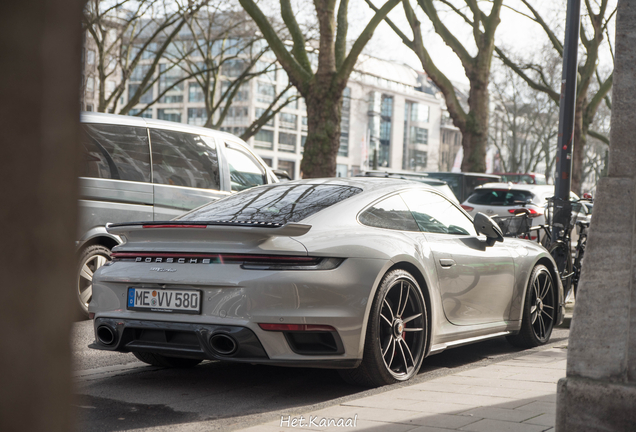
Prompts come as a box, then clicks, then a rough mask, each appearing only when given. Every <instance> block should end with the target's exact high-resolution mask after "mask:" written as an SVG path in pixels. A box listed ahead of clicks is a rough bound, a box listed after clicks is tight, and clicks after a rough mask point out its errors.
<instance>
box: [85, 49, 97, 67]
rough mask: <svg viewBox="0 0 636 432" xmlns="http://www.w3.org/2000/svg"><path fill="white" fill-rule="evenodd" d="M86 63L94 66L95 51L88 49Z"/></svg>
mask: <svg viewBox="0 0 636 432" xmlns="http://www.w3.org/2000/svg"><path fill="white" fill-rule="evenodd" d="M86 64H87V65H89V66H92V65H94V64H95V51H93V50H88V51H87V52H86Z"/></svg>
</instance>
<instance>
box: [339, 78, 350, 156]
mask: <svg viewBox="0 0 636 432" xmlns="http://www.w3.org/2000/svg"><path fill="white" fill-rule="evenodd" d="M350 111H351V89H350V88H349V87H346V88H345V89H344V91H343V92H342V109H341V115H340V119H341V120H340V148H339V149H338V156H344V157H347V156H349V116H350Z"/></svg>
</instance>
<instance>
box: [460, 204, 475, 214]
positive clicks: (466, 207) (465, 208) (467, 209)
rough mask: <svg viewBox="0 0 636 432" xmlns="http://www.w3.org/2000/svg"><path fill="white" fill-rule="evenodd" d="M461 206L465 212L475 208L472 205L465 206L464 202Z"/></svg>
mask: <svg viewBox="0 0 636 432" xmlns="http://www.w3.org/2000/svg"><path fill="white" fill-rule="evenodd" d="M462 208H463V209H464V210H466V211H467V212H471V211H473V210H475V208H474V207H471V206H467V205H464V204H462Z"/></svg>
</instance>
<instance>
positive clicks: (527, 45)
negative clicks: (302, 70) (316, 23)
mask: <svg viewBox="0 0 636 432" xmlns="http://www.w3.org/2000/svg"><path fill="white" fill-rule="evenodd" d="M592 1H594V0H592ZM382 2H383V0H375V4H376V5H380V4H382ZM455 3H457V4H460V3H463V2H455ZM533 3H534V4H535V5H536V7H537V9H538V10H540V11H541V12H542V14H543V16H544V19H545V20H546V21H548V22H550V23H552V24H553V26H554V27H553V28H555V33H556V35H557V36H558V37H559V38H561V39H562V38H563V37H564V28H565V8H566V1H565V0H562V1H554V0H536V1H534V2H533ZM350 4H351V5H350V12H349V18H350V23H351V24H350V26H351V35H352V36H353V35H355V34H357V33H359V32H360V31H361V30H362V28H363V27H364V25H366V23H367V22H368V21H369V19H370V18H371V16H372V12H371V11H370V9H369V8H368V6H367V5H366V3H365V2H364V0H352V1H351V3H350ZM413 4H415V2H413ZM504 4H505V5H506V6H510V7H514V8H516V9H517V10H522V11H524V12H526V13H528V11H527V10H526V9H525V8H524V6H523V5H522V4H521V2H520V1H518V0H504ZM615 4H616V0H610V6H611V8H613V7H614V6H615ZM480 5H481V7H482V8H484V10H489V8H490V6H489V5H488V2H487V1H483V2H480ZM611 8H610V10H611ZM581 10H582V12H583V13H585V9H584V6H583V7H582V9H581ZM418 15H420V21H421V22H422V28H423V29H424V30H423V31H424V43H425V46H426V47H427V49H428V51H429V53H430V54H431V57H432V58H433V60H434V61H435V63H436V65H437V66H438V68H439V69H441V70H442V72H444V73H445V74H446V75H447V76H448V77H449V78H450V79H451V80H454V81H458V82H461V83H465V84H467V83H468V80H467V78H466V76H465V75H464V72H463V68H462V66H461V63H460V62H459V59H458V58H457V56H455V54H454V53H453V52H452V50H451V49H450V48H449V47H447V46H446V45H445V44H444V42H443V41H442V40H441V38H439V37H438V36H437V35H436V34H435V32H434V31H433V29H432V26H431V25H430V23H429V22H428V20H427V18H426V17H425V16H424V15H423V13H422V12H421V11H419V14H418ZM440 16H441V17H442V19H443V21H444V23H445V24H446V25H447V27H449V28H452V29H453V30H454V31H455V32H456V33H455V35H456V37H458V38H459V39H460V41H462V43H464V44H465V46H466V47H467V48H468V49H469V50H470V51H471V53H472V54H474V53H475V48H474V44H473V43H472V34H471V33H470V29H469V28H467V26H466V25H465V23H464V22H463V21H461V20H459V19H458V18H457V17H456V15H455V14H454V13H452V12H449V13H442V14H440ZM390 17H391V18H392V19H393V20H394V22H395V23H396V24H398V25H399V26H400V27H401V28H402V29H403V30H404V32H405V33H406V34H408V35H409V36H410V34H411V31H410V28H409V26H408V23H407V22H406V19H405V18H404V11H403V9H402V6H401V5H398V6H396V8H395V9H394V10H393V11H392V12H391V14H390ZM557 26H560V28H558V29H557ZM610 33H611V35H612V37H613V29H612V31H611V32H610ZM496 40H497V44H498V46H500V47H502V48H505V49H508V50H510V51H512V52H515V53H519V54H523V55H524V57H526V56H527V57H526V58H530V56H532V55H538V54H539V53H540V52H541V48H542V47H543V46H545V45H546V44H547V43H548V40H547V38H546V36H545V33H544V31H543V30H542V29H541V27H540V26H539V25H538V24H536V23H533V22H532V21H530V20H529V19H528V18H525V17H523V16H521V15H519V14H518V13H516V12H513V11H512V10H511V9H510V8H509V7H504V8H503V9H502V13H501V24H500V25H499V27H498V29H497V33H496ZM366 52H367V53H368V54H371V55H375V56H377V57H381V58H385V59H389V60H393V61H397V62H403V63H406V64H408V65H410V66H412V67H414V68H416V69H418V70H422V66H421V63H420V61H419V59H418V58H417V56H416V55H415V54H414V53H413V52H412V51H411V50H410V49H409V48H407V47H406V46H405V45H404V44H403V43H402V41H401V39H400V38H399V37H398V36H397V35H396V34H395V33H394V32H393V30H391V28H390V27H389V26H388V25H387V24H385V23H383V24H381V25H380V27H378V30H377V31H376V34H375V35H374V37H373V39H372V40H371V42H370V44H369V45H368V48H367V51H366ZM601 55H602V57H601V62H602V63H605V64H606V65H608V67H609V64H610V63H611V57H610V56H609V50H608V48H607V46H606V47H605V49H604V52H602V53H601Z"/></svg>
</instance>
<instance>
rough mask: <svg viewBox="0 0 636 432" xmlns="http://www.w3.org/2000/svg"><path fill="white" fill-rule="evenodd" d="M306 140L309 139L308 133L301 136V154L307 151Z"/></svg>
mask: <svg viewBox="0 0 636 432" xmlns="http://www.w3.org/2000/svg"><path fill="white" fill-rule="evenodd" d="M305 141H307V135H301V136H300V154H303V152H304V151H305Z"/></svg>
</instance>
